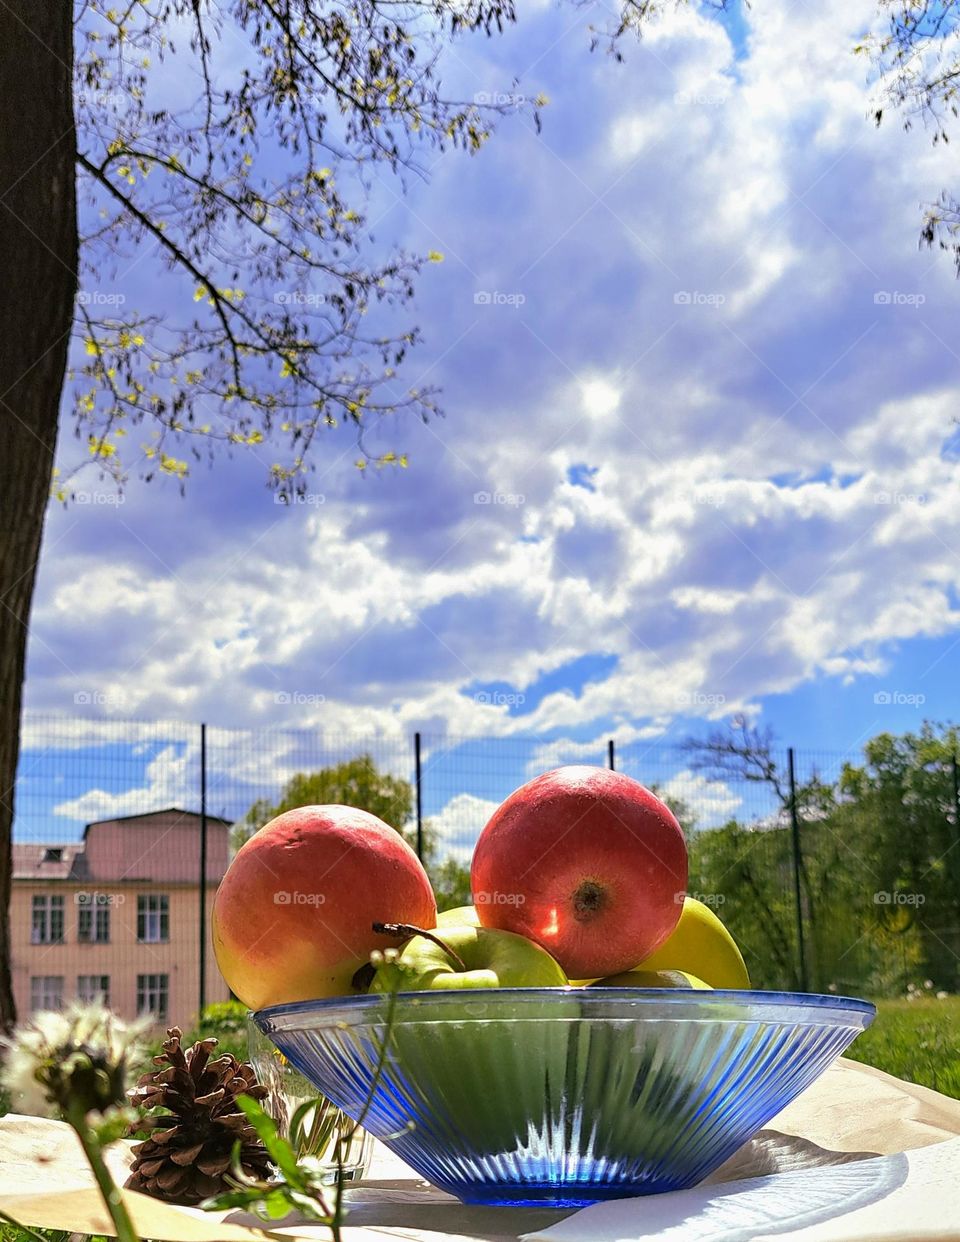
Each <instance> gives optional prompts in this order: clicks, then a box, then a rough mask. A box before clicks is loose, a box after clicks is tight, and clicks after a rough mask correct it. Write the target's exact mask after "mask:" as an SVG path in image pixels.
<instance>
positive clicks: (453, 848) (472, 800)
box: [430, 793, 500, 866]
mask: <svg viewBox="0 0 960 1242" xmlns="http://www.w3.org/2000/svg"><path fill="white" fill-rule="evenodd" d="M499 805H500V804H499V803H498V802H492V801H491V800H490V799H488V798H477V797H476V796H475V795H474V794H468V793H460V794H456V795H455V796H454V797H452V798H451V799H450V801H449V802H448V803H447V804H446V805H445V806H444V807H443V808H442V810H440V811H438V812H437V814H436V815H431V816H430V823H431V824H432V826H433V827H434V828H435V829H436V831H437V835H438V838H439V852H440V855H441V857H444V858H454V859H456V861H457V862H459V863H461V864H463V865H464V866H469V864H470V859H471V858H472V857H473V847H474V846H475V845H476V843H477V837H479V835H480V833H481V831H482V830H483V827H484V825H485V824H486V822H487V820H488V819H489V818H490V816H491V815H492V814H493V813H494V811H495V810H496V809H497V807H498V806H499Z"/></svg>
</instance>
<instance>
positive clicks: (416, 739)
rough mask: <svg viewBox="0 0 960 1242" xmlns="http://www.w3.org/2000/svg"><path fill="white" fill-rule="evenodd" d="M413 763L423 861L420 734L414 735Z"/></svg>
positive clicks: (419, 854)
mask: <svg viewBox="0 0 960 1242" xmlns="http://www.w3.org/2000/svg"><path fill="white" fill-rule="evenodd" d="M413 761H414V770H415V772H416V782H417V857H418V858H419V859H420V860H421V862H422V861H423V768H422V766H421V763H420V733H419V731H418V732H416V733H415V734H414V735H413Z"/></svg>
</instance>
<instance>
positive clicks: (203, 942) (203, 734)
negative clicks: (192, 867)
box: [198, 724, 207, 1016]
mask: <svg viewBox="0 0 960 1242" xmlns="http://www.w3.org/2000/svg"><path fill="white" fill-rule="evenodd" d="M199 1002H200V1008H199V1010H198V1016H199V1015H200V1014H202V1013H203V1011H204V1008H205V1007H206V1003H207V726H206V724H201V726H200V995H199Z"/></svg>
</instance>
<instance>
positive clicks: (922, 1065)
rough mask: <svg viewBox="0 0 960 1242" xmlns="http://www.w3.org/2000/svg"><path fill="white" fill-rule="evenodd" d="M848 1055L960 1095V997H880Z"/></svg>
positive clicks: (959, 1096)
mask: <svg viewBox="0 0 960 1242" xmlns="http://www.w3.org/2000/svg"><path fill="white" fill-rule="evenodd" d="M847 1056H848V1057H851V1058H852V1059H853V1060H854V1061H864V1062H865V1063H866V1064H867V1065H875V1066H876V1067H877V1069H882V1070H885V1071H886V1072H887V1073H888V1074H894V1075H895V1076H896V1077H897V1078H906V1079H908V1080H909V1081H910V1082H917V1083H920V1084H921V1086H924V1087H932V1088H933V1089H934V1091H941V1092H942V1093H943V1094H944V1095H952V1096H953V1097H954V1098H955V1099H960V996H951V997H948V998H947V999H946V1000H937V999H936V997H926V996H925V997H923V998H922V999H919V1000H915V1001H907V1000H886V1001H884V1000H882V1001H877V1016H876V1019H875V1020H874V1023H873V1025H872V1026H871V1027H870V1028H869V1029H868V1030H866V1031H864V1033H863V1034H862V1035H861V1036H860V1037H859V1039H858V1040H857V1041H856V1043H855V1044H854V1045H853V1047H852V1048H851V1049H850V1051H849V1052H848V1053H847Z"/></svg>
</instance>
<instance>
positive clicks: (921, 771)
mask: <svg viewBox="0 0 960 1242" xmlns="http://www.w3.org/2000/svg"><path fill="white" fill-rule="evenodd" d="M958 754H960V730H958V729H957V727H956V726H949V727H943V726H940V727H938V726H935V725H933V724H929V723H926V724H924V725H923V727H922V728H921V729H920V731H919V732H917V733H904V734H902V735H901V736H895V735H893V734H890V733H881V734H879V736H877V737H875V738H873V739H872V740H871V741H870V742H868V743H867V745H866V746H865V747H864V762H863V763H862V764H859V765H856V764H848V765H846V766H845V767H844V770H843V773H842V775H841V778H840V782H839V797H840V808H839V811H838V815H837V818H836V825H837V829H838V831H841V832H843V833H844V834H846V835H848V836H849V837H854V838H856V840H857V841H858V842H859V843H860V848H861V850H862V852H863V858H864V861H865V867H864V873H863V881H864V891H863V900H864V904H869V905H870V906H871V907H872V911H873V913H874V917H875V920H876V921H877V922H878V923H880V924H881V925H882V926H884V927H885V928H887V929H888V930H889V931H896V930H897V929H898V928H899V929H900V930H901V931H902V932H903V933H906V932H908V931H911V930H912V932H913V933H914V935H915V937H916V939H917V941H918V943H919V945H920V953H919V955H918V960H917V961H916V962H915V966H916V967H918V968H919V973H922V975H923V976H924V977H929V978H930V979H932V980H933V981H934V983H936V984H938V985H939V986H941V987H944V988H950V989H952V990H956V989H957V987H958V985H960V824H958V817H960V805H958V800H957V791H956V768H955V764H956V762H957V755H958Z"/></svg>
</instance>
